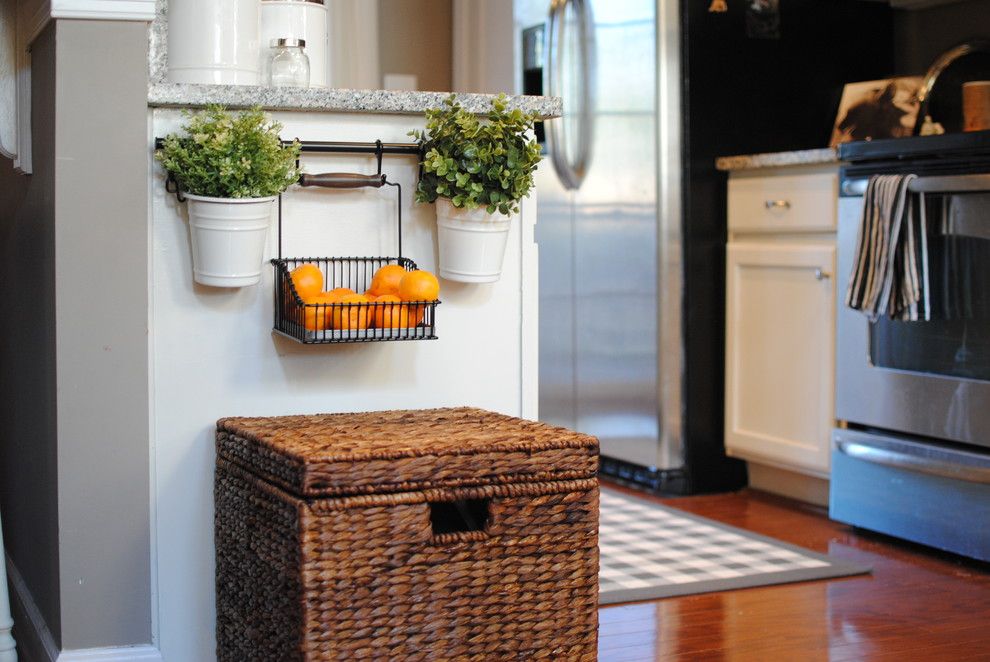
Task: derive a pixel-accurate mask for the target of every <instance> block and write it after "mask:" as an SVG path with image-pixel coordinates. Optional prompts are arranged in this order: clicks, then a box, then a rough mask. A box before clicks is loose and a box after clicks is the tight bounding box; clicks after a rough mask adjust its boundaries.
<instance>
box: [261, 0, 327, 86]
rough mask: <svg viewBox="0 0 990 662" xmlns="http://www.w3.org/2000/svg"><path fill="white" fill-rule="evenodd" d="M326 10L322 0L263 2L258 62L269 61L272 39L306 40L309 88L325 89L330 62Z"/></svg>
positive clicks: (270, 0) (269, 0)
mask: <svg viewBox="0 0 990 662" xmlns="http://www.w3.org/2000/svg"><path fill="white" fill-rule="evenodd" d="M327 30H328V24H327V7H326V5H325V4H323V0H262V2H261V45H262V46H263V48H262V49H261V53H260V57H259V61H260V62H266V61H267V57H268V48H267V46H268V44H269V43H270V42H271V41H272V40H273V39H283V38H290V39H304V40H305V41H306V55H307V56H308V57H309V85H310V87H326V86H327V71H328V69H329V65H330V60H329V55H328V48H327Z"/></svg>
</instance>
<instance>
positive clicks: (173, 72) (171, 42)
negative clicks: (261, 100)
mask: <svg viewBox="0 0 990 662" xmlns="http://www.w3.org/2000/svg"><path fill="white" fill-rule="evenodd" d="M259 31H260V10H259V8H258V2H257V0H169V3H168V76H169V79H170V80H171V81H172V82H173V83H201V84H211V83H212V84H217V85H257V84H258V83H259V82H260V77H259V71H260V67H259V63H258V48H259V41H258V34H259Z"/></svg>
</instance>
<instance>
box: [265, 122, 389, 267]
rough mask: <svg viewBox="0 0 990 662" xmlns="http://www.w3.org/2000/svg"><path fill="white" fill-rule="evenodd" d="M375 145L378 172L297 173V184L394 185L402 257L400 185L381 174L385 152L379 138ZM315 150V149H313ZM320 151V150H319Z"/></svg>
mask: <svg viewBox="0 0 990 662" xmlns="http://www.w3.org/2000/svg"><path fill="white" fill-rule="evenodd" d="M374 147H375V151H374V154H375V160H376V162H377V165H378V172H377V174H374V175H364V174H360V173H354V172H323V173H317V174H308V173H303V174H301V175H299V185H300V186H305V187H310V186H319V187H321V188H330V189H355V188H381V187H382V186H386V185H387V186H394V187H395V188H396V190H397V192H398V199H397V201H396V212H397V214H396V216H397V219H398V220H397V224H398V233H397V236H398V243H399V253H398V256H397V257H400V258H401V257H402V185H401V184H399V183H398V182H390V181H388V178H387V177H386V176H385V175H384V174H382V155H383V154H384V152H385V148H384V144H383V143H382V141H381V140H376V141H375V143H374ZM303 151H309V150H306V144H305V143H303ZM314 151H315V150H314ZM320 151H322V150H320ZM278 257H279V259H281V258H282V196H281V195H279V196H278Z"/></svg>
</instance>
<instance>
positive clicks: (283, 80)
mask: <svg viewBox="0 0 990 662" xmlns="http://www.w3.org/2000/svg"><path fill="white" fill-rule="evenodd" d="M269 45H270V46H271V54H270V56H269V59H268V84H269V85H271V86H272V87H309V56H308V55H306V40H305V39H287V38H282V39H272V40H271V43H270V44H269Z"/></svg>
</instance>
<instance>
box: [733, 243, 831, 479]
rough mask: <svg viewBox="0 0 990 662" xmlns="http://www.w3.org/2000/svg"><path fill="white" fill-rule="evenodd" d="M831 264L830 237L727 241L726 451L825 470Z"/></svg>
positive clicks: (814, 470)
mask: <svg viewBox="0 0 990 662" xmlns="http://www.w3.org/2000/svg"><path fill="white" fill-rule="evenodd" d="M834 271H835V246H834V245H828V244H825V243H807V244H805V243H793V244H770V243H756V242H753V243H747V242H738V243H734V244H730V245H729V249H728V259H727V264H726V276H727V279H726V280H727V282H726V338H727V343H726V366H725V371H726V374H725V379H726V405H725V420H726V431H725V445H726V449H727V450H728V452H729V454H730V455H734V456H737V457H742V458H746V459H751V460H754V461H761V462H765V463H769V464H770V465H781V466H783V467H785V468H792V469H796V470H799V471H802V472H808V473H811V474H815V475H821V476H825V475H827V474H828V461H829V435H830V432H831V429H832V422H833V409H834V406H833V383H834V377H833V374H834V369H833V364H834V346H835V296H834V287H833V279H832V274H833V273H834Z"/></svg>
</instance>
